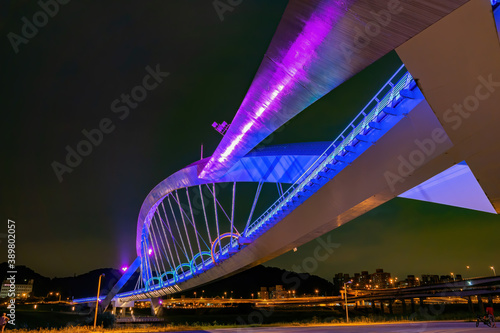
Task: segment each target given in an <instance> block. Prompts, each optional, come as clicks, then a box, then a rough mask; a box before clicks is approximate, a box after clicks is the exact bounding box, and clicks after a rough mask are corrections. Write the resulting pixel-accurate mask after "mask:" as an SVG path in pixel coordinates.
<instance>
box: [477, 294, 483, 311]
mask: <svg viewBox="0 0 500 333" xmlns="http://www.w3.org/2000/svg"><path fill="white" fill-rule="evenodd" d="M476 297H477V306H478V307H479V310H478V311H479V313H483V314H484V305H483V298H482V297H481V295H477V296H476Z"/></svg>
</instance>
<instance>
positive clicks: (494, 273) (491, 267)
mask: <svg viewBox="0 0 500 333" xmlns="http://www.w3.org/2000/svg"><path fill="white" fill-rule="evenodd" d="M490 269H491V270H492V271H493V275H494V276H497V273H496V272H495V267H493V266H490Z"/></svg>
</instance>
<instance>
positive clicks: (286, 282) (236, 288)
mask: <svg viewBox="0 0 500 333" xmlns="http://www.w3.org/2000/svg"><path fill="white" fill-rule="evenodd" d="M16 269H17V274H16V279H17V283H23V282H24V281H28V280H30V279H33V280H34V286H33V291H34V296H36V297H46V296H47V295H48V294H49V292H59V293H61V295H62V296H61V299H66V298H70V299H71V298H73V297H74V298H82V297H91V296H94V294H96V292H97V281H98V279H99V275H100V274H102V273H104V274H105V277H104V278H103V281H102V284H101V295H105V294H107V293H108V292H109V291H110V290H111V288H112V287H113V286H114V284H115V283H116V282H117V281H118V279H119V278H120V277H121V275H122V274H121V272H120V271H119V270H117V269H113V268H101V269H96V270H93V271H90V272H88V273H85V274H81V275H77V276H74V277H64V278H53V279H51V278H48V277H45V276H42V275H40V274H38V273H36V272H35V271H33V270H32V269H30V268H28V267H26V266H16ZM6 272H7V263H1V264H0V279H1V281H3V280H4V279H5V278H6V275H7V273H6ZM134 275H135V276H133V277H132V279H130V281H129V282H128V283H127V284H126V285H125V287H124V289H123V290H132V289H133V288H134V286H135V284H136V281H137V277H138V273H135V274H134ZM276 285H283V286H284V288H285V289H286V290H295V291H296V294H297V295H302V294H315V291H316V290H318V293H319V294H320V295H332V293H333V284H332V283H331V282H329V281H327V280H325V279H323V278H320V277H318V276H316V275H310V274H298V273H294V272H289V271H286V270H282V269H279V268H275V267H264V266H262V265H259V266H256V267H253V268H250V269H248V270H246V271H244V272H241V273H238V274H236V275H233V276H231V277H229V278H226V279H223V280H220V281H216V282H214V283H211V284H208V285H205V286H203V287H200V288H197V289H194V290H191V291H187V292H184V293H180V294H179V295H185V296H186V297H192V296H193V295H194V292H196V294H197V297H200V296H202V294H204V295H205V296H206V297H216V296H222V295H224V292H227V295H228V297H230V296H231V291H233V297H234V298H240V297H243V298H250V295H251V294H252V293H253V294H254V297H255V298H257V292H258V291H259V290H260V288H261V287H268V288H269V287H274V286H276ZM203 290H204V291H205V292H204V293H203V292H202V291H203Z"/></svg>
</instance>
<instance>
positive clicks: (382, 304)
mask: <svg viewBox="0 0 500 333" xmlns="http://www.w3.org/2000/svg"><path fill="white" fill-rule="evenodd" d="M380 311H381V312H382V314H384V301H380Z"/></svg>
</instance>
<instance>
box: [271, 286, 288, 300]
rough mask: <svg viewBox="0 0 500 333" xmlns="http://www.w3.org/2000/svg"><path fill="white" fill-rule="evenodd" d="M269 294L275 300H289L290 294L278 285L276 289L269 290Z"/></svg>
mask: <svg viewBox="0 0 500 333" xmlns="http://www.w3.org/2000/svg"><path fill="white" fill-rule="evenodd" d="M269 294H270V296H271V298H273V299H282V298H288V296H289V293H288V292H287V291H286V290H285V289H283V286H282V285H279V284H278V285H276V287H271V288H269Z"/></svg>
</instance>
